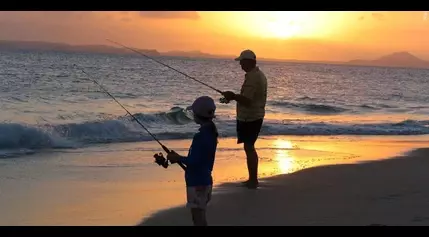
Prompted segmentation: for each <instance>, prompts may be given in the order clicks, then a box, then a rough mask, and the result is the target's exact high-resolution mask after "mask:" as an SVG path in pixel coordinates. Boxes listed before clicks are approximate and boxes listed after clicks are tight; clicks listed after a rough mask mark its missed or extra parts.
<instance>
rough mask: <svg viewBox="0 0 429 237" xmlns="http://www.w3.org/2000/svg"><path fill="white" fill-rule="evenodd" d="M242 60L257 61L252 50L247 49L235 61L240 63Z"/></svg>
mask: <svg viewBox="0 0 429 237" xmlns="http://www.w3.org/2000/svg"><path fill="white" fill-rule="evenodd" d="M242 59H253V60H256V54H255V53H254V52H253V51H252V50H250V49H246V50H244V51H243V52H241V54H240V56H238V58H236V59H235V61H240V60H242Z"/></svg>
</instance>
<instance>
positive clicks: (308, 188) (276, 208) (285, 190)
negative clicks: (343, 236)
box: [140, 139, 429, 226]
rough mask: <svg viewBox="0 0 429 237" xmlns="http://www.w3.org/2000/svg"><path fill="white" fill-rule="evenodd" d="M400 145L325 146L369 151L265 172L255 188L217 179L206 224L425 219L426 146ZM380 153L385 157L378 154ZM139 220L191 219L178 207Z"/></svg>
mask: <svg viewBox="0 0 429 237" xmlns="http://www.w3.org/2000/svg"><path fill="white" fill-rule="evenodd" d="M407 144H408V145H410V143H408V142H407V141H403V142H387V141H381V142H380V141H378V142H376V141H371V139H369V141H358V140H356V141H355V142H354V146H347V142H341V143H337V144H336V145H331V148H332V147H336V148H339V147H341V148H342V149H344V150H345V151H348V152H352V153H353V152H354V154H356V155H357V156H359V157H364V156H360V155H359V154H357V153H359V152H356V151H357V150H360V152H361V154H373V156H372V157H369V156H367V157H368V159H366V161H365V162H355V161H356V160H355V161H354V162H351V163H348V164H347V163H346V162H345V163H343V164H336V165H334V164H325V165H323V166H317V167H312V168H308V169H303V170H300V171H297V172H294V173H290V174H281V175H276V176H273V177H268V178H264V179H262V182H261V187H260V188H259V189H258V190H248V189H245V188H241V187H238V184H237V183H233V182H231V183H225V184H222V185H219V186H218V187H217V188H216V190H217V192H215V193H216V194H215V195H214V198H213V200H212V202H211V203H210V205H209V208H208V214H207V215H208V217H207V218H208V222H209V225H212V226H259V225H261V226H275V225H300V226H311V225H343V226H345V225H356V226H365V225H373V224H378V225H428V224H429V212H428V211H427V210H429V202H428V201H429V190H428V189H427V185H426V184H427V183H428V182H429V175H428V173H427V167H428V166H429V159H428V158H429V148H424V149H417V150H413V151H410V152H405V149H406V147H408V148H409V146H407ZM413 144H414V145H418V144H419V143H418V142H417V143H413ZM423 144H425V145H426V146H427V145H428V143H427V142H422V143H421V144H420V145H423ZM323 145H325V146H326V145H327V144H323ZM315 146H317V145H315ZM422 147H423V146H422ZM353 148H354V149H356V150H355V151H353ZM388 150H390V154H389V152H387V151H388ZM398 152H399V153H398ZM383 153H384V155H385V158H388V157H390V158H389V159H379V158H380V155H381V154H383ZM393 153H397V154H398V155H396V156H392V154H393ZM376 157H378V158H376ZM140 225H146V226H147V225H192V222H191V219H190V217H189V211H188V210H187V209H186V208H184V207H183V206H179V207H176V208H172V209H168V210H165V211H162V212H159V213H157V214H155V215H153V216H151V217H149V218H145V219H144V220H143V221H142V223H140Z"/></svg>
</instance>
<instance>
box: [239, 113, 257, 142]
mask: <svg viewBox="0 0 429 237" xmlns="http://www.w3.org/2000/svg"><path fill="white" fill-rule="evenodd" d="M263 121H264V119H258V120H255V121H252V122H244V121H239V120H237V144H240V143H245V144H252V145H253V144H255V142H256V140H257V139H258V136H259V132H260V131H261V128H262V123H263Z"/></svg>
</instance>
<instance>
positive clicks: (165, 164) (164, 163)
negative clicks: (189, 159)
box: [75, 65, 186, 170]
mask: <svg viewBox="0 0 429 237" xmlns="http://www.w3.org/2000/svg"><path fill="white" fill-rule="evenodd" d="M75 66H76V65H75ZM81 71H82V72H83V73H84V74H85V75H87V76H88V79H90V80H91V81H92V82H94V84H96V85H98V86H99V87H100V89H101V90H103V92H104V93H106V94H107V95H108V96H110V98H112V99H113V100H114V101H115V102H116V103H117V104H118V105H119V106H121V107H122V109H124V110H125V112H127V114H128V115H129V116H131V118H133V120H134V121H136V122H137V123H138V124H139V125H140V126H141V127H142V128H143V129H144V130H145V131H146V132H147V133H148V134H149V135H150V136H151V137H152V138H153V140H155V141H156V142H157V143H158V144H159V145H160V146H161V147H162V149H163V150H164V151H165V152H167V154H169V153H171V152H172V151H171V150H170V149H168V148H167V147H166V146H165V145H164V144H162V143H161V141H159V140H158V138H156V137H155V135H153V134H152V133H151V132H150V131H149V130H148V129H147V128H146V127H145V126H144V125H143V124H142V123H141V122H140V121H139V120H138V119H137V118H136V117H135V116H134V115H133V114H132V113H130V111H128V110H127V109H126V108H125V107H124V106H123V105H122V104H121V103H120V102H119V101H118V100H117V99H116V98H115V97H114V96H113V95H112V94H111V93H110V92H109V91H108V90H106V88H104V87H103V86H102V85H101V84H100V83H98V82H97V81H96V80H95V79H93V78H92V77H91V76H90V75H89V74H88V73H86V72H85V71H84V70H83V69H81ZM154 158H155V162H156V163H157V164H158V165H161V166H163V167H164V168H167V167H168V160H167V159H165V158H164V157H163V155H162V153H158V154H155V155H154ZM177 163H178V164H179V166H180V167H182V169H183V170H186V166H185V165H184V164H182V163H181V162H177Z"/></svg>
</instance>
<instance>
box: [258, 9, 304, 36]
mask: <svg viewBox="0 0 429 237" xmlns="http://www.w3.org/2000/svg"><path fill="white" fill-rule="evenodd" d="M259 15H260V16H259V19H260V23H259V24H258V28H259V29H261V31H262V32H264V34H265V35H266V37H270V38H280V39H287V38H292V37H298V36H302V35H303V34H306V33H307V32H305V24H306V23H307V22H308V20H309V19H310V18H311V15H310V14H309V12H287V11H280V12H279V11H277V12H259Z"/></svg>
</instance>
